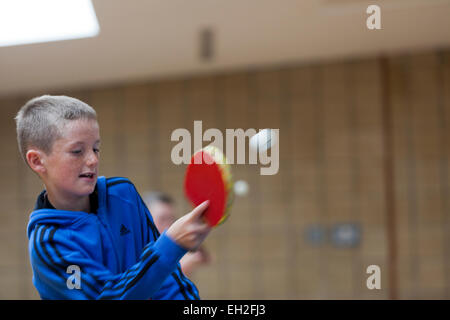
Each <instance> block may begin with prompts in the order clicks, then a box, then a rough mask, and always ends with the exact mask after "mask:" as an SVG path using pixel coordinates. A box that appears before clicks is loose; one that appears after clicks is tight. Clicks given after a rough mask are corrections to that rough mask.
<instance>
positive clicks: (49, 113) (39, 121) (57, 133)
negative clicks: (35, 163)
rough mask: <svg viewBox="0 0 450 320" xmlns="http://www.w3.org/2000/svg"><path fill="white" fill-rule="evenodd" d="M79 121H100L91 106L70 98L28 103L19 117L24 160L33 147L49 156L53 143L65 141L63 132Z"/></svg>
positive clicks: (39, 100) (45, 99)
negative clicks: (59, 140)
mask: <svg viewBox="0 0 450 320" xmlns="http://www.w3.org/2000/svg"><path fill="white" fill-rule="evenodd" d="M78 119H93V120H97V114H96V112H95V110H94V109H93V108H92V107H91V106H89V105H88V104H86V103H84V102H82V101H80V100H78V99H75V98H71V97H67V96H51V95H43V96H40V97H36V98H33V99H31V100H30V101H28V102H27V103H26V104H25V105H24V106H23V107H22V108H20V110H19V112H18V113H17V115H16V117H15V120H16V126H17V142H18V144H19V151H20V154H21V156H22V158H23V159H24V160H25V162H27V160H26V153H27V151H28V150H29V148H30V147H36V148H38V149H40V150H42V151H44V152H45V153H46V154H50V152H51V150H52V146H53V143H54V142H55V141H56V140H57V139H59V138H61V137H62V128H63V126H64V125H65V124H66V123H67V122H68V121H72V120H78Z"/></svg>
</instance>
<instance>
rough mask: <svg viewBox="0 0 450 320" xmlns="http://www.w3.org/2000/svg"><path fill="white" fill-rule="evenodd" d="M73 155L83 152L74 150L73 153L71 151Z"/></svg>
mask: <svg viewBox="0 0 450 320" xmlns="http://www.w3.org/2000/svg"><path fill="white" fill-rule="evenodd" d="M71 152H72V153H73V154H79V153H81V150H73V151H71Z"/></svg>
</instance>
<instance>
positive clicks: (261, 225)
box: [0, 51, 450, 299]
mask: <svg viewBox="0 0 450 320" xmlns="http://www.w3.org/2000/svg"><path fill="white" fill-rule="evenodd" d="M43 93H50V94H67V95H71V96H75V97H77V98H79V99H81V100H84V101H86V102H87V103H89V104H90V105H92V106H93V107H94V108H95V109H96V110H97V113H98V116H99V121H100V128H101V137H102V146H101V167H100V174H101V175H105V176H125V177H129V178H130V179H131V180H132V181H133V182H134V183H135V185H136V187H137V188H138V190H139V191H140V192H141V193H144V192H145V191H150V190H162V191H166V192H169V193H170V194H172V195H173V196H174V197H175V199H176V201H177V211H178V213H179V216H180V215H181V214H183V213H186V212H188V211H189V210H190V206H189V205H188V204H187V202H186V201H185V200H184V197H183V189H182V185H183V177H184V170H185V165H179V166H177V165H174V164H173V163H172V161H171V157H170V155H171V150H172V148H173V146H174V145H175V144H176V143H177V142H172V141H171V139H170V136H171V133H172V131H173V130H175V129H177V128H186V129H188V130H189V131H190V132H191V134H193V123H194V120H202V124H203V131H205V130H206V129H208V128H218V129H220V130H221V131H222V132H223V133H224V135H225V129H226V128H230V129H237V128H242V129H244V130H245V129H248V128H254V129H262V128H279V129H280V142H279V146H280V147H279V150H280V167H279V172H278V174H276V175H266V176H263V175H260V171H259V170H260V167H261V166H262V165H260V164H257V165H249V164H247V165H233V167H232V173H233V176H234V178H235V180H240V179H243V180H246V181H247V182H248V183H249V186H250V191H249V194H248V196H246V197H236V198H235V202H234V205H233V208H232V212H231V217H230V218H229V220H228V221H227V222H226V223H225V224H223V225H222V226H220V227H219V228H217V229H216V230H213V232H212V233H211V234H210V236H209V238H208V239H207V241H206V244H205V246H206V248H207V249H208V250H209V251H210V253H211V254H212V256H213V261H212V263H211V264H210V265H208V266H206V267H203V268H201V269H199V270H198V271H197V273H195V274H194V276H193V277H192V278H193V280H194V281H195V283H196V284H197V286H198V288H199V289H200V293H201V297H202V298H204V299H390V298H396V299H406V298H423V299H429V298H440V299H449V298H450V235H449V234H450V224H449V223H450V204H449V198H450V187H449V184H450V179H449V169H450V167H449V164H450V162H449V153H450V148H449V146H450V144H449V141H450V51H444V52H425V53H417V54H405V55H398V56H393V57H389V58H367V59H358V60H351V61H334V62H324V63H316V64H302V65H289V66H282V67H278V68H260V69H252V70H248V71H242V72H236V73H221V74H217V75H210V76H201V77H189V78H184V79H178V80H173V79H172V80H161V81H149V82H147V83H138V84H124V85H118V86H113V87H106V88H105V87H99V88H86V89H78V90H73V89H71V90H58V91H52V90H50V91H47V92H35V93H27V94H24V95H22V96H11V97H3V98H1V99H0V112H1V118H0V139H1V145H2V156H1V161H0V170H1V172H2V177H3V178H2V179H1V180H0V191H1V192H0V201H1V203H2V207H3V208H2V210H0V298H1V299H36V298H39V296H38V295H37V293H36V291H35V289H34V287H33V285H32V282H31V269H30V264H29V259H28V252H27V238H26V225H27V220H28V216H29V213H30V211H31V210H32V209H33V206H34V202H35V199H36V196H37V194H38V193H39V192H40V191H41V190H42V188H43V186H42V184H41V183H40V181H39V179H38V178H37V176H35V175H34V174H33V173H32V172H31V170H29V169H28V168H27V167H26V165H25V164H24V163H23V161H22V160H21V158H20V155H19V153H18V150H17V143H16V136H15V123H14V121H13V118H14V116H15V114H16V112H17V111H18V109H19V108H20V106H22V105H23V104H24V103H25V102H26V101H27V100H28V99H29V98H31V97H33V96H36V95H40V94H43ZM192 139H194V137H192ZM205 145H206V143H205ZM339 223H352V224H354V225H356V226H357V227H358V230H360V235H361V238H360V241H359V243H357V245H356V246H355V247H349V248H346V247H344V248H342V247H337V246H336V245H335V244H333V242H332V241H331V240H332V239H331V230H332V229H333V227H334V226H336V224H339ZM314 228H316V230H317V228H319V229H318V230H323V231H324V234H322V238H321V239H322V240H321V241H317V242H315V243H313V242H311V241H310V240H308V239H309V238H308V232H309V231H311V230H314ZM369 265H378V266H379V267H380V268H381V289H380V290H376V289H375V290H369V289H368V288H367V286H366V279H367V278H368V277H369V276H370V275H369V274H367V273H366V268H367V267H368V266H369Z"/></svg>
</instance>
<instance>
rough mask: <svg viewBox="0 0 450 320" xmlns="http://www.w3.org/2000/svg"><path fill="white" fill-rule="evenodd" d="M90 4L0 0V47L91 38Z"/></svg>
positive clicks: (76, 0)
mask: <svg viewBox="0 0 450 320" xmlns="http://www.w3.org/2000/svg"><path fill="white" fill-rule="evenodd" d="M99 30H100V28H99V25H98V21H97V17H96V15H95V10H94V6H93V5H92V2H91V0H39V1H38V0H0V47H5V46H14V45H21V44H28V43H37V42H49V41H58V40H68V39H78V38H87V37H94V36H96V35H97V34H98V33H99Z"/></svg>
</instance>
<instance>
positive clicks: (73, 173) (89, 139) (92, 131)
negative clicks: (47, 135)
mask: <svg viewBox="0 0 450 320" xmlns="http://www.w3.org/2000/svg"><path fill="white" fill-rule="evenodd" d="M62 134H63V136H62V138H60V139H58V140H56V141H55V142H54V143H53V147H52V151H51V152H50V154H48V155H43V158H42V160H43V166H44V167H45V171H44V173H43V174H42V175H41V177H42V179H43V180H44V183H45V185H46V187H47V192H49V193H52V196H53V197H55V198H59V199H61V200H64V201H76V200H79V199H80V198H82V197H84V196H88V195H89V194H91V193H92V192H93V191H94V188H95V184H96V182H97V173H98V162H99V151H100V150H99V147H100V133H99V127H98V123H97V121H96V120H90V119H81V120H73V121H69V122H68V123H67V124H66V125H65V126H64V127H63V129H62Z"/></svg>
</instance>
